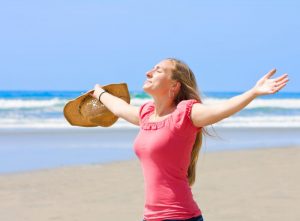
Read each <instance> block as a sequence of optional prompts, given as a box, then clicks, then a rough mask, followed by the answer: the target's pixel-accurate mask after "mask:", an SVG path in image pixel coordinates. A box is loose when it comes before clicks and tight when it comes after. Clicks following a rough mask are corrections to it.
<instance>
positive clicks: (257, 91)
mask: <svg viewBox="0 0 300 221" xmlns="http://www.w3.org/2000/svg"><path fill="white" fill-rule="evenodd" d="M172 68H173V63H172V62H171V61H169V60H163V61H161V62H159V63H158V64H157V65H155V66H154V67H153V68H152V69H151V70H149V71H148V72H147V73H146V81H145V82H144V85H143V89H144V91H145V92H146V93H148V94H149V95H151V96H152V98H153V100H154V104H155V111H154V114H152V115H151V116H150V121H160V120H162V119H164V118H166V117H167V116H168V115H169V114H170V113H172V112H173V111H174V110H175V109H176V106H175V104H174V102H173V99H174V96H175V95H176V94H177V93H178V92H179V90H180V86H181V84H180V82H178V81H176V80H173V79H172V78H171V76H172V72H171V71H172ZM275 72H276V70H275V69H273V70H271V71H270V72H268V73H267V74H266V75H264V76H263V77H262V78H261V79H259V80H258V81H257V83H256V84H255V85H254V87H253V88H251V89H250V90H248V91H246V92H244V93H243V94H240V95H237V96H234V97H232V98H230V99H228V100H226V101H223V102H220V103H218V104H210V105H208V104H200V103H197V104H194V105H193V107H192V112H191V119H192V122H193V124H194V125H195V126H196V127H204V126H207V125H211V124H214V123H217V122H219V121H221V120H223V119H224V118H227V117H229V116H231V115H233V114H235V113H236V112H238V111H240V110H242V109H243V108H244V107H246V106H247V105H248V104H249V103H250V102H251V101H252V100H254V99H255V98H256V97H258V96H261V95H268V94H274V93H276V92H278V91H280V90H281V89H282V88H284V87H285V85H286V84H287V82H288V75H287V74H283V75H281V76H279V77H277V78H273V79H272V78H271V77H272V76H273V75H274V74H275ZM102 91H103V89H102V88H101V86H100V85H98V84H96V85H95V87H94V93H93V94H92V96H93V97H95V98H98V97H99V94H100V93H101V92H102ZM170 92H171V93H170ZM101 102H102V103H103V104H104V105H105V106H106V107H107V108H108V109H109V110H110V111H112V112H113V113H114V114H115V115H116V116H118V117H120V118H123V119H124V120H126V121H128V122H130V123H132V124H135V125H139V107H135V106H133V105H130V104H127V103H126V102H125V101H123V100H121V99H120V98H118V97H115V96H113V95H111V94H108V93H104V94H103V95H102V96H101Z"/></svg>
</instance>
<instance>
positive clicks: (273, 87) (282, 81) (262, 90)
mask: <svg viewBox="0 0 300 221" xmlns="http://www.w3.org/2000/svg"><path fill="white" fill-rule="evenodd" d="M275 73H276V69H272V70H271V71H269V72H268V73H267V74H266V75H265V76H263V77H262V78H261V79H259V80H258V81H257V83H256V85H255V86H254V88H253V90H254V93H255V95H257V96H259V95H266V94H274V93H276V92H278V91H280V90H281V89H282V88H283V87H284V86H285V85H286V83H287V82H288V81H289V79H288V74H283V75H281V76H280V77H278V78H274V79H271V78H270V77H272V76H273V75H274V74H275Z"/></svg>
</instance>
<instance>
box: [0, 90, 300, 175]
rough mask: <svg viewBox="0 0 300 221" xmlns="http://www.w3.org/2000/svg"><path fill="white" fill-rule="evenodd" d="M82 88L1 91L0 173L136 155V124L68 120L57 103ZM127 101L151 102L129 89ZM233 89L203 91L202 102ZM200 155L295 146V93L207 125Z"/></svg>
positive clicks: (299, 114) (299, 98)
mask: <svg viewBox="0 0 300 221" xmlns="http://www.w3.org/2000/svg"><path fill="white" fill-rule="evenodd" d="M83 93H84V91H1V92H0V174H4V173H18V172H27V171H33V170H40V169H49V168H55V167H63V166H73V165H81V164H99V163H108V162H114V161H120V160H130V159H137V158H136V156H135V154H134V152H133V149H132V146H133V142H134V139H135V136H136V135H137V133H138V130H139V128H138V127H137V126H135V125H131V124H129V123H127V122H126V121H124V120H122V119H119V120H118V121H117V123H115V124H114V125H113V126H112V127H110V128H102V127H95V128H84V127H74V126H71V125H69V124H68V122H67V121H66V120H65V119H64V116H63V107H64V105H65V104H66V102H68V101H69V100H71V99H74V98H75V97H77V96H79V95H81V94H83ZM130 94H131V104H132V105H135V106H140V105H141V104H143V103H145V102H147V101H149V100H151V99H150V97H149V96H147V94H145V93H143V92H131V93H130ZM238 94H240V93H238V92H206V93H203V96H202V98H203V103H206V104H213V103H218V102H222V101H223V100H225V99H229V98H230V97H233V96H235V95H238ZM208 130H209V132H210V133H211V135H212V136H205V137H204V139H203V145H202V149H201V154H205V153H206V152H212V151H227V150H231V151H235V150H241V149H249V148H250V149H253V148H273V147H279V148H284V147H288V146H300V136H299V135H300V93H283V92H280V93H278V94H274V95H269V96H264V97H259V98H257V99H255V100H254V101H253V102H252V103H251V104H249V105H248V106H247V107H246V108H245V109H244V110H242V111H240V112H239V113H237V114H235V115H233V116H231V117H230V118H227V119H224V120H223V121H221V122H219V123H217V124H214V125H213V126H212V127H208Z"/></svg>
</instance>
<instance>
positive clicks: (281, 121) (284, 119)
mask: <svg viewBox="0 0 300 221" xmlns="http://www.w3.org/2000/svg"><path fill="white" fill-rule="evenodd" d="M214 126H220V127H285V128H288V127H290V128H300V116H254V117H230V118H227V119H224V120H222V121H220V122H218V123H217V124H214ZM0 128H72V126H71V125H70V124H69V123H68V122H67V121H66V120H65V119H63V118H59V119H37V118H36V119H35V118H31V119H29V118H25V119H15V118H14V119H12V118H6V119H0ZM113 128H137V126H135V125H133V124H130V123H128V122H126V121H125V120H123V119H119V120H118V121H117V123H115V124H114V125H113V127H112V129H113Z"/></svg>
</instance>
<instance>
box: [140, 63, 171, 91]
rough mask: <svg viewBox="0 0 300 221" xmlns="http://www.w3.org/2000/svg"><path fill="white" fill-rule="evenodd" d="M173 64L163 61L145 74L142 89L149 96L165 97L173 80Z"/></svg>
mask: <svg viewBox="0 0 300 221" xmlns="http://www.w3.org/2000/svg"><path fill="white" fill-rule="evenodd" d="M172 68H173V63H172V62H171V61H169V60H163V61H161V62H159V63H158V64H157V65H155V66H154V67H153V68H152V69H151V70H149V71H148V72H147V73H146V77H147V79H146V81H145V82H144V86H143V89H144V91H145V92H147V93H148V94H151V95H167V96H168V94H169V90H170V88H171V86H172V85H174V82H175V81H174V80H172V79H171V77H172Z"/></svg>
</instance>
